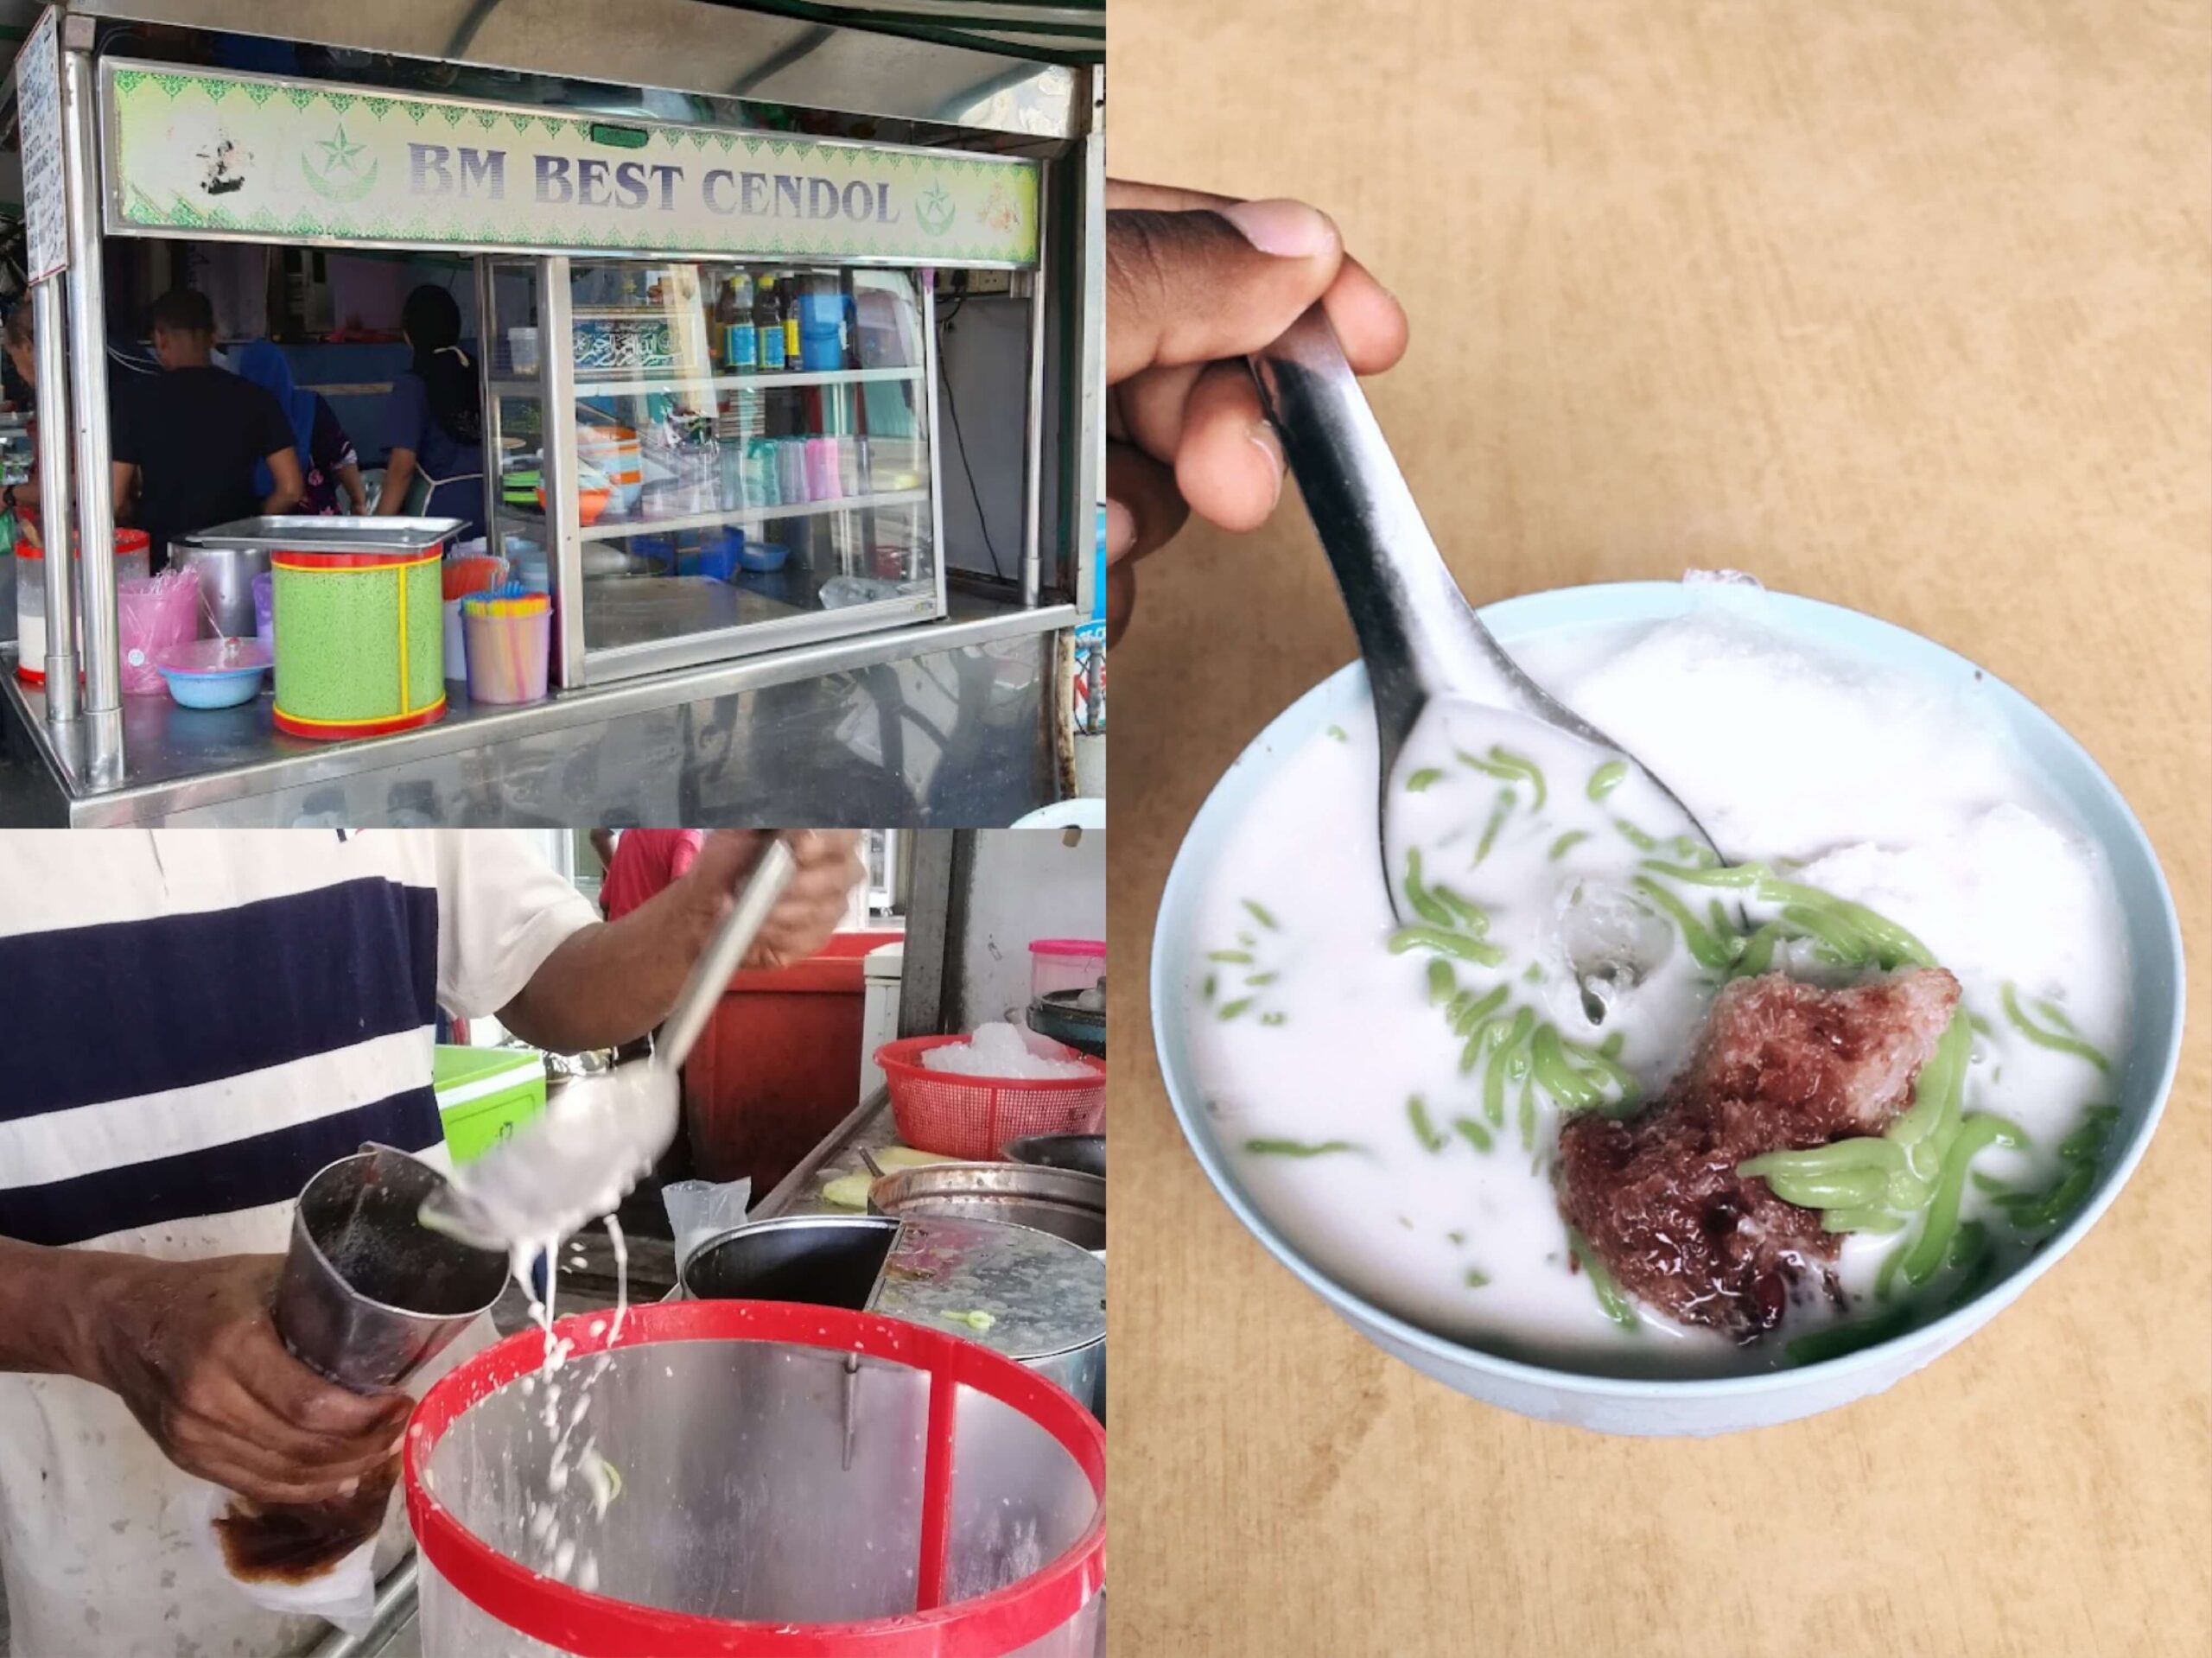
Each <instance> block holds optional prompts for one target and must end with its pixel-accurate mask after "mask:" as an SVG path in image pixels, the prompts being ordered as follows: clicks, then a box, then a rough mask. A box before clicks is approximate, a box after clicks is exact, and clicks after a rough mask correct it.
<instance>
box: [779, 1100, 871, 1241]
mask: <svg viewBox="0 0 2212 1658" xmlns="http://www.w3.org/2000/svg"><path fill="white" fill-rule="evenodd" d="M898 1144H899V1126H898V1124H897V1123H895V1122H894V1121H892V1116H891V1096H890V1095H889V1093H887V1091H886V1090H884V1089H877V1090H876V1091H875V1092H874V1094H872V1095H870V1096H868V1099H867V1100H866V1101H865V1102H862V1103H861V1106H860V1108H859V1109H857V1110H855V1111H854V1112H852V1113H851V1114H850V1115H848V1116H847V1117H846V1118H845V1120H844V1121H842V1122H841V1123H839V1124H838V1125H837V1126H836V1128H833V1129H831V1130H830V1131H829V1134H826V1135H824V1136H823V1140H822V1143H821V1144H820V1145H818V1146H817V1147H815V1148H814V1149H813V1150H812V1151H810V1152H809V1153H807V1154H806V1155H805V1156H804V1158H802V1159H800V1160H799V1163H798V1166H797V1167H796V1168H794V1169H793V1170H792V1171H791V1172H790V1173H789V1174H787V1175H785V1177H784V1178H783V1179H782V1180H781V1181H779V1183H778V1184H777V1185H776V1188H775V1190H774V1191H771V1192H770V1193H769V1194H768V1195H767V1196H766V1197H763V1198H761V1199H760V1202H758V1203H756V1204H753V1209H752V1211H751V1212H750V1213H749V1214H747V1217H746V1218H747V1220H752V1221H765V1220H769V1219H772V1218H773V1217H776V1216H779V1215H849V1214H852V1213H854V1212H855V1211H853V1210H849V1209H838V1208H836V1206H834V1205H832V1204H825V1203H823V1201H822V1188H823V1185H826V1184H828V1183H829V1181H831V1180H834V1179H836V1178H837V1177H838V1176H839V1175H841V1174H857V1173H860V1172H861V1171H862V1170H863V1169H864V1168H865V1167H866V1165H865V1164H863V1163H862V1162H861V1147H867V1148H868V1150H869V1151H871V1152H880V1151H881V1150H883V1148H884V1147H887V1146H896V1145H898Z"/></svg>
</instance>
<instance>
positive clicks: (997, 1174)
mask: <svg viewBox="0 0 2212 1658" xmlns="http://www.w3.org/2000/svg"><path fill="white" fill-rule="evenodd" d="M868 1208H869V1210H871V1211H873V1212H874V1213H875V1214H878V1215H899V1216H907V1215H953V1216H958V1217H963V1218H964V1219H967V1220H973V1221H1005V1222H1007V1223H1008V1224H1010V1225H1014V1226H1028V1227H1034V1228H1035V1229H1037V1230H1038V1231H1039V1232H1050V1233H1051V1234H1052V1236H1054V1237H1056V1238H1065V1239H1066V1240H1067V1241H1068V1242H1070V1243H1072V1244H1075V1245H1076V1246H1077V1248H1084V1249H1088V1250H1090V1252H1091V1253H1092V1254H1093V1255H1096V1254H1099V1253H1101V1252H1103V1250H1104V1249H1105V1248H1106V1183H1105V1181H1103V1179H1101V1178H1099V1177H1098V1176H1096V1175H1095V1174H1080V1173H1077V1172H1073V1171H1071V1170H1068V1169H1056V1168H1044V1167H1030V1166H1024V1165H1022V1164H1020V1163H930V1164H925V1165H924V1166H921V1167H919V1168H912V1169H901V1170H899V1172H897V1173H895V1174H887V1175H885V1176H884V1177H883V1178H880V1179H879V1180H877V1181H876V1182H875V1183H874V1185H871V1186H870V1187H869V1188H868Z"/></svg>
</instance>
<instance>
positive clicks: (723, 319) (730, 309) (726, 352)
mask: <svg viewBox="0 0 2212 1658" xmlns="http://www.w3.org/2000/svg"><path fill="white" fill-rule="evenodd" d="M746 321H747V324H748V325H749V324H750V323H751V322H752V321H753V319H752V318H750V317H747V319H746ZM736 326H737V287H736V284H735V283H733V282H731V281H730V280H729V278H728V277H724V278H723V279H722V286H721V292H720V293H718V294H716V295H715V302H714V308H713V309H712V311H711V312H710V313H709V327H708V332H707V349H708V354H709V356H711V357H712V358H713V359H715V367H716V368H718V369H723V370H728V369H730V368H732V367H734V364H733V363H732V362H731V360H730V348H729V336H730V332H731V330H732V329H734V327H736Z"/></svg>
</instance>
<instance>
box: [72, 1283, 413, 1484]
mask: <svg viewBox="0 0 2212 1658" xmlns="http://www.w3.org/2000/svg"><path fill="white" fill-rule="evenodd" d="M124 1259H128V1260H129V1265H128V1266H127V1267H126V1266H121V1265H118V1267H117V1269H116V1272H117V1276H116V1278H115V1280H113V1284H112V1288H111V1291H110V1293H108V1295H107V1297H106V1299H105V1301H104V1302H103V1303H102V1305H100V1307H99V1309H98V1314H99V1326H98V1329H97V1331H96V1332H95V1333H94V1335H93V1337H92V1352H93V1371H94V1374H93V1375H92V1376H91V1379H92V1380H93V1381H96V1382H100V1383H102V1384H103V1385H105V1386H106V1387H108V1388H112V1389H113V1390H114V1391H115V1392H116V1393H117V1394H120V1395H121V1396H122V1399H123V1402H124V1404H126V1405H128V1406H129V1407H130V1413H131V1414H132V1415H133V1416H135V1417H137V1419H138V1421H139V1424H140V1425H141V1426H143V1427H144V1428H145V1430H146V1432H149V1433H150V1434H152V1435H153V1437H154V1443H155V1444H156V1445H159V1446H160V1447H161V1448H162V1454H163V1455H164V1456H166V1457H168V1459H169V1460H170V1461H171V1462H173V1463H175V1464H176V1465H177V1466H178V1467H180V1468H181V1469H183V1470H184V1471H186V1472H187V1473H188V1474H197V1475H199V1476H200V1477H201V1478H203V1479H209V1480H213V1481H214V1482H215V1483H217V1484H218V1485H222V1486H226V1487H227V1488H228V1489H230V1490H233V1491H237V1492H238V1493H240V1494H241V1495H243V1496H248V1497H251V1498H252V1499H253V1500H254V1501H256V1502H270V1503H292V1502H321V1501H326V1500H328V1499H331V1498H334V1497H338V1496H343V1495H345V1493H346V1487H347V1485H348V1483H350V1482H354V1481H360V1480H365V1479H368V1478H370V1477H372V1476H376V1475H378V1471H379V1470H380V1469H381V1467H382V1466H383V1465H384V1464H385V1463H387V1462H388V1461H389V1459H390V1458H391V1454H392V1452H393V1451H394V1449H395V1448H396V1446H397V1443H398V1439H399V1436H400V1432H401V1431H402V1430H403V1429H404V1427H405V1426H406V1424H407V1417H408V1413H409V1412H410V1410H412V1409H413V1407H414V1401H412V1400H410V1399H409V1398H408V1397H407V1396H406V1395H405V1394H397V1393H394V1394H376V1395H373V1396H364V1395H362V1394H356V1393H353V1392H350V1391H348V1390H347V1389H346V1388H341V1387H340V1386H338V1385H337V1384H336V1383H335V1382H326V1381H325V1380H323V1378H322V1377H321V1376H319V1375H316V1374H315V1372H314V1371H313V1370H310V1369H308V1367H307V1366H306V1365H304V1364H302V1363H300V1362H299V1361H298V1360H297V1359H296V1358H294V1357H293V1356H291V1355H290V1354H289V1353H288V1352H287V1351H285V1350H284V1344H283V1341H282V1340H281V1339H280V1338H279V1337H278V1336H277V1329H276V1325H275V1324H273V1323H272V1322H271V1320H270V1312H269V1309H270V1301H271V1299H272V1297H273V1296H274V1293H275V1291H276V1287H277V1273H278V1271H279V1269H280V1268H281V1267H283V1257H281V1256H278V1255H225V1256H222V1257H220V1258H219V1259H217V1260H213V1261H143V1260H139V1259H137V1258H135V1257H131V1258H121V1257H119V1258H118V1261H121V1260H124Z"/></svg>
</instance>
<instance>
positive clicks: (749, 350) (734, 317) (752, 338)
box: [722, 270, 760, 374]
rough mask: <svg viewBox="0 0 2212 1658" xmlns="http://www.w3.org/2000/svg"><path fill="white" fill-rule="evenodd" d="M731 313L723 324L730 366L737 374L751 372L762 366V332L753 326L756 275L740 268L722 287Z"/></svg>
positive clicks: (723, 337) (725, 351)
mask: <svg viewBox="0 0 2212 1658" xmlns="http://www.w3.org/2000/svg"><path fill="white" fill-rule="evenodd" d="M722 297H723V298H724V299H726V300H727V301H728V302H729V308H730V314H729V319H728V321H727V322H726V323H725V324H724V326H723V328H722V339H723V351H724V354H725V357H726V359H727V366H728V369H729V372H731V373H733V374H750V373H752V372H753V371H754V370H756V369H758V368H759V367H760V333H759V331H758V330H757V329H755V328H754V327H753V278H752V277H751V276H747V274H746V273H745V272H744V271H742V270H741V271H739V272H738V273H737V274H736V275H735V276H732V277H731V278H730V279H729V282H728V284H727V285H726V286H725V287H724V288H723V289H722Z"/></svg>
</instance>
